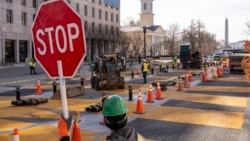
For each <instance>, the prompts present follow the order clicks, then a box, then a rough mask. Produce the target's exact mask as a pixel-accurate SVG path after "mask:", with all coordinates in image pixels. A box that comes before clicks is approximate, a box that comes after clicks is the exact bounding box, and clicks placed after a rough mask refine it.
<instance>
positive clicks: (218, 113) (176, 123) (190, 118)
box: [0, 69, 249, 141]
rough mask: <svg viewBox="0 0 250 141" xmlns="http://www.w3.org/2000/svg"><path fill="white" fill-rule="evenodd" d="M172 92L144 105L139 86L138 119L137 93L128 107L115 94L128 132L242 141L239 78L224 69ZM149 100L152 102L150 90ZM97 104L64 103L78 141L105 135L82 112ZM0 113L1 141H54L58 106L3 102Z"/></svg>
mask: <svg viewBox="0 0 250 141" xmlns="http://www.w3.org/2000/svg"><path fill="white" fill-rule="evenodd" d="M152 77H153V76H152ZM177 89H178V85H176V86H172V87H168V88H167V90H166V91H162V95H163V97H164V99H163V100H156V99H155V102H154V103H147V102H146V101H147V91H148V85H145V86H144V87H143V91H142V102H143V106H144V110H145V112H144V113H143V114H136V113H135V110H136V106H137V98H138V95H137V94H138V91H134V95H133V101H128V95H127V94H120V95H121V96H122V97H123V98H124V100H125V101H126V104H127V106H128V109H129V111H128V117H129V120H128V121H129V123H128V126H131V127H134V128H135V129H136V130H137V131H138V132H139V133H140V134H141V135H143V136H144V137H145V138H146V139H147V140H157V141H158V140H169V141H172V140H174V141H187V140H193V141H202V140H204V139H207V140H209V141H221V140H226V141H236V140H240V141H247V140H248V132H247V126H246V124H245V122H246V120H249V119H247V117H246V113H247V107H248V106H249V104H248V103H249V102H248V101H249V100H248V96H249V88H248V83H247V82H246V81H245V80H244V76H243V75H242V74H234V75H231V74H230V73H229V70H227V69H225V70H224V72H223V76H222V77H219V78H217V79H213V80H208V81H206V82H202V80H201V77H200V78H199V79H194V80H193V81H192V82H190V87H189V88H183V89H184V90H183V91H178V90H177ZM153 94H154V96H156V91H155V89H154V88H153ZM9 99H11V97H10V98H9ZM99 99H100V94H93V93H88V92H86V94H84V95H82V96H78V97H74V98H69V99H68V106H69V107H68V109H69V111H70V114H71V115H73V113H74V111H80V120H81V122H80V128H81V138H82V140H88V141H102V140H105V137H106V136H107V135H108V134H109V133H110V131H109V129H108V128H106V127H105V126H104V125H101V124H100V122H101V121H102V120H103V116H102V114H101V112H85V108H86V107H87V106H89V105H90V104H93V103H96V102H97V101H98V100H99ZM0 113H1V114H0V125H1V127H0V139H1V140H5V141H12V139H13V137H12V136H13V135H12V133H13V130H14V129H15V128H18V129H19V136H20V140H21V141H22V140H23V141H33V140H36V141H43V140H53V141H54V140H55V141H56V140H59V136H58V130H57V122H58V118H59V116H60V114H61V101H60V100H58V99H50V100H49V101H48V103H44V104H41V105H37V106H20V107H15V106H11V104H10V101H9V100H7V98H5V100H2V101H1V102H0Z"/></svg>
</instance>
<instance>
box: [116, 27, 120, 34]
mask: <svg viewBox="0 0 250 141" xmlns="http://www.w3.org/2000/svg"><path fill="white" fill-rule="evenodd" d="M119 32H120V28H119V27H116V34H117V35H119Z"/></svg>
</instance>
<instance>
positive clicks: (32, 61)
mask: <svg viewBox="0 0 250 141" xmlns="http://www.w3.org/2000/svg"><path fill="white" fill-rule="evenodd" d="M29 67H30V74H31V75H32V74H33V73H34V74H36V70H35V68H36V62H35V60H34V59H33V58H31V59H30V61H29Z"/></svg>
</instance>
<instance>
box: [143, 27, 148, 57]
mask: <svg viewBox="0 0 250 141" xmlns="http://www.w3.org/2000/svg"><path fill="white" fill-rule="evenodd" d="M146 32H147V27H146V26H143V33H144V59H146Z"/></svg>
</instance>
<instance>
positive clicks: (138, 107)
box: [135, 89, 145, 114]
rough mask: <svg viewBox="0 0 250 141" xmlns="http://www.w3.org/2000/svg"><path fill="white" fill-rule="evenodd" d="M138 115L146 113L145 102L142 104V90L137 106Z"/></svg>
mask: <svg viewBox="0 0 250 141" xmlns="http://www.w3.org/2000/svg"><path fill="white" fill-rule="evenodd" d="M135 113H136V114H143V113H145V112H144V107H143V102H142V96H141V89H139V94H138V100H137V105H136V111H135Z"/></svg>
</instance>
